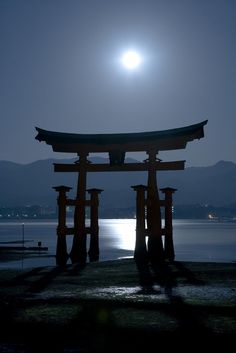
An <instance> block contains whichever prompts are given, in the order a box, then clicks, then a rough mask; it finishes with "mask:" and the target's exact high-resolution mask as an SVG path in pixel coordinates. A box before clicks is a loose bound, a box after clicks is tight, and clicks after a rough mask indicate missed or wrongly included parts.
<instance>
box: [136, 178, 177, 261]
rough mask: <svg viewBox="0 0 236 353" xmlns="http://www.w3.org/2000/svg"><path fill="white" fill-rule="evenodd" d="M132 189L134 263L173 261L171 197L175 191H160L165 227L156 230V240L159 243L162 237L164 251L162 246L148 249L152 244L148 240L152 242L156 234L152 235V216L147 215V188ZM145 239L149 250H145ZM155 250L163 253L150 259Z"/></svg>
mask: <svg viewBox="0 0 236 353" xmlns="http://www.w3.org/2000/svg"><path fill="white" fill-rule="evenodd" d="M132 188H133V189H134V190H135V191H136V241H135V250H134V259H135V261H136V262H137V263H138V264H147V263H148V262H149V260H150V262H151V263H152V264H156V263H157V262H160V261H163V259H166V260H169V261H174V258H175V252H174V243H173V226H172V195H173V193H174V192H175V191H176V190H177V189H173V188H169V187H167V188H163V189H160V190H161V191H162V192H163V193H164V194H165V199H164V200H160V207H164V209H165V225H164V228H163V227H162V226H160V228H158V229H157V230H158V231H159V234H158V238H159V240H160V241H161V243H162V236H164V249H163V248H162V244H161V247H160V248H157V249H155V248H154V249H152V248H151V249H150V246H152V243H151V244H150V240H152V239H153V237H154V236H155V234H156V233H153V228H154V227H155V226H156V224H154V226H153V225H152V223H151V222H152V220H151V217H152V216H153V214H151V217H150V214H149V212H150V209H148V205H149V204H150V200H149V199H148V196H147V197H146V194H148V187H147V186H145V185H135V186H132ZM149 217H150V218H149ZM148 220H149V221H148ZM148 222H150V223H148ZM150 224H151V228H150ZM152 226H153V228H152ZM154 230H155V228H154ZM153 234H154V235H153ZM146 237H148V241H149V242H148V246H149V248H147V244H146ZM154 246H159V243H155V242H154ZM160 249H161V250H160ZM155 250H157V251H159V253H160V251H162V250H163V253H161V258H160V257H159V258H156V257H154V259H153V258H152V257H151V256H152V255H153V252H154V251H155ZM154 256H155V253H154Z"/></svg>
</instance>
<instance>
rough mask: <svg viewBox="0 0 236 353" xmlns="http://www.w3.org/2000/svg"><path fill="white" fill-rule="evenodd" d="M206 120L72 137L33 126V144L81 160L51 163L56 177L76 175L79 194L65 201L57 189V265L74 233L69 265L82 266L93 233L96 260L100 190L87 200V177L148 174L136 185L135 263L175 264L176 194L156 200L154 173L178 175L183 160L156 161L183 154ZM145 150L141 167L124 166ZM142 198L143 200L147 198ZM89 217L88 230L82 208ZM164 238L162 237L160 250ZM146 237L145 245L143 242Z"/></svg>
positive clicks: (92, 252) (92, 253)
mask: <svg viewBox="0 0 236 353" xmlns="http://www.w3.org/2000/svg"><path fill="white" fill-rule="evenodd" d="M206 124H207V120H205V121H202V122H200V123H198V124H194V125H190V126H185V127H182V128H176V129H169V130H162V131H152V132H141V133H120V134H75V133H62V132H55V131H47V130H43V129H40V128H38V127H36V130H37V132H38V134H37V136H36V140H38V141H44V142H46V143H47V144H48V145H50V146H51V147H52V149H53V151H55V152H64V153H65V152H66V153H76V154H77V155H78V156H79V160H78V161H76V162H75V163H74V164H57V163H55V164H54V171H55V172H76V173H78V185H77V194H76V198H75V200H72V199H68V198H67V196H66V193H67V192H68V191H69V190H70V189H71V188H70V187H66V186H58V187H55V190H56V191H58V192H59V197H58V205H59V214H58V228H57V234H58V242H57V254H56V258H57V264H59V265H65V264H66V262H67V259H68V257H69V255H68V254H67V247H66V235H67V234H74V237H73V244H72V249H71V252H70V258H71V261H72V263H85V262H86V258H87V249H86V237H87V234H91V240H90V249H89V255H90V260H97V259H98V257H99V246H98V195H99V193H100V192H101V191H102V190H100V189H90V190H87V191H88V192H89V194H90V200H86V177H87V173H90V172H116V171H119V172H121V171H125V172H127V171H130V172H131V171H147V173H148V178H147V185H146V186H144V185H136V186H133V189H134V190H135V191H136V192H137V198H136V206H137V208H136V219H137V227H136V245H135V252H134V257H135V259H136V260H137V261H146V262H148V261H150V262H152V263H157V262H160V261H163V260H164V259H166V258H167V259H168V260H173V259H174V246H173V239H172V214H171V207H172V194H173V192H174V191H175V189H172V188H165V189H162V190H161V191H162V192H164V194H165V200H164V201H163V200H160V197H159V192H158V186H157V177H156V174H157V171H162V170H182V169H184V167H185V161H184V160H181V161H173V162H162V161H161V160H160V159H158V158H157V155H158V152H159V151H167V150H168V151H169V150H177V149H184V148H185V147H186V145H187V143H188V142H190V141H193V140H195V139H200V138H202V137H204V126H205V125H206ZM137 151H144V152H146V153H147V156H148V158H147V159H146V160H144V161H143V162H138V163H125V153H126V152H137ZM104 152H105V153H108V155H109V163H106V164H93V163H91V162H90V161H89V160H88V157H89V154H90V153H104ZM145 195H146V196H145ZM66 205H73V206H75V212H74V227H73V228H68V227H67V226H66ZM87 206H89V207H90V210H91V213H90V216H91V217H90V218H91V226H90V227H89V228H88V227H86V225H85V216H86V212H85V209H86V207H87ZM162 206H164V207H165V227H164V229H162V224H161V207H162ZM162 235H165V248H163V242H162ZM146 236H148V244H147V246H146V240H145V237H146Z"/></svg>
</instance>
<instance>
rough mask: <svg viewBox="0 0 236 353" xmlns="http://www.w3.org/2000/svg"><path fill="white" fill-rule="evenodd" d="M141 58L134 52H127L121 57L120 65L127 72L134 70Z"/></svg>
mask: <svg viewBox="0 0 236 353" xmlns="http://www.w3.org/2000/svg"><path fill="white" fill-rule="evenodd" d="M141 61H142V60H141V56H140V55H139V53H137V52H136V51H131V50H130V51H127V52H125V53H124V54H123V55H122V57H121V62H122V65H123V66H124V67H125V68H126V69H127V70H134V69H137V68H138V67H139V65H140V64H141Z"/></svg>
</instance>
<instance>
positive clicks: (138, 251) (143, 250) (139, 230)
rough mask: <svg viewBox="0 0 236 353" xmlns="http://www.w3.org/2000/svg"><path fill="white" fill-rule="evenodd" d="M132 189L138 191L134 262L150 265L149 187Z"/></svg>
mask: <svg viewBox="0 0 236 353" xmlns="http://www.w3.org/2000/svg"><path fill="white" fill-rule="evenodd" d="M132 188H133V189H134V190H135V191H136V241H135V249H134V260H135V261H136V262H137V263H138V264H147V263H148V253H147V246H146V227H145V214H146V212H145V211H146V200H145V192H146V191H147V187H146V186H145V185H134V186H132Z"/></svg>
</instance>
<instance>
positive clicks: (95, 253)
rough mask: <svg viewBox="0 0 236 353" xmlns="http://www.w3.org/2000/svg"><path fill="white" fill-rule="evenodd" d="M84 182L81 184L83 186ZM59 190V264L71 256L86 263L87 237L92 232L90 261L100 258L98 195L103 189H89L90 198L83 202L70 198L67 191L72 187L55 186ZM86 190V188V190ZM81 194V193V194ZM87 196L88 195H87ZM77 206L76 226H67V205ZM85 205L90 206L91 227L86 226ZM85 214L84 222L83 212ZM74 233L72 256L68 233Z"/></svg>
mask: <svg viewBox="0 0 236 353" xmlns="http://www.w3.org/2000/svg"><path fill="white" fill-rule="evenodd" d="M81 185H82V184H80V186H81ZM54 189H55V190H56V191H58V192H59V196H58V228H57V235H58V238H57V250H56V262H57V265H59V266H64V265H66V263H67V260H68V258H69V257H70V258H71V261H72V263H84V262H86V258H87V249H86V245H87V244H86V238H87V234H90V247H89V251H88V255H89V259H90V261H97V260H98V259H99V238H98V233H99V227H98V205H99V199H98V195H99V194H100V193H101V192H102V191H103V190H101V189H89V190H87V192H88V193H89V194H90V200H87V201H86V200H85V202H81V199H76V200H72V199H68V198H67V197H66V192H68V191H70V189H71V188H70V187H67V186H58V187H54ZM85 192H86V190H85ZM80 195H81V194H80ZM85 196H86V195H85ZM72 204H73V205H74V206H75V214H74V227H72V228H71V227H70V228H69V227H67V226H66V206H68V205H72ZM85 206H89V207H90V227H86V226H85ZM81 211H82V216H84V218H83V220H84V222H82V224H81V223H80V222H81V221H82V217H81V214H80V213H79V212H81ZM68 234H74V238H73V244H72V249H71V252H70V256H69V255H68V253H67V245H66V235H68Z"/></svg>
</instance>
